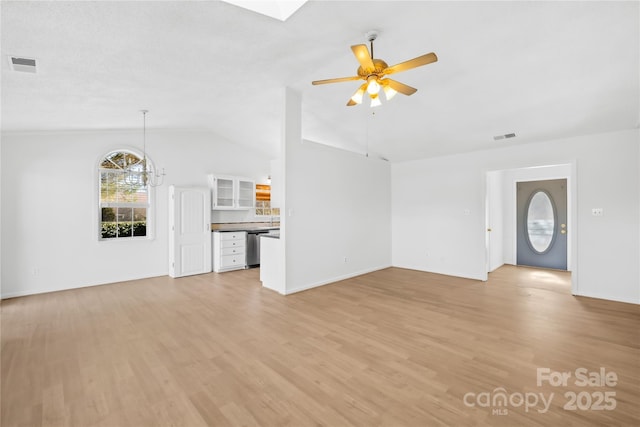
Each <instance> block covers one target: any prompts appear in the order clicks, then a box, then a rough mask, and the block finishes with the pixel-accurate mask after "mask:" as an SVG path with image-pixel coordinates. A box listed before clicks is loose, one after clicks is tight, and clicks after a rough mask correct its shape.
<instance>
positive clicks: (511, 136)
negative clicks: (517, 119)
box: [493, 133, 516, 141]
mask: <svg viewBox="0 0 640 427" xmlns="http://www.w3.org/2000/svg"><path fill="white" fill-rule="evenodd" d="M515 137H516V134H515V133H505V134H504V135H496V136H494V137H493V139H494V140H495V141H500V140H501V139H508V138H515Z"/></svg>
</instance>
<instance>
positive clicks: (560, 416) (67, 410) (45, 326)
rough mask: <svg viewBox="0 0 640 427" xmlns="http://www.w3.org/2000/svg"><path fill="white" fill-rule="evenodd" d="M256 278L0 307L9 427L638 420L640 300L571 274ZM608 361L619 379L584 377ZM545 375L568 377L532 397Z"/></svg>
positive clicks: (76, 293)
mask: <svg viewBox="0 0 640 427" xmlns="http://www.w3.org/2000/svg"><path fill="white" fill-rule="evenodd" d="M258 275H259V270H257V269H252V270H240V271H235V272H231V273H224V274H215V273H211V274H205V275H199V276H193V277H184V278H179V279H171V278H169V277H157V278H151V279H145V280H136V281H131V282H123V283H115V284H112V285H104V286H97V287H92V288H83V289H76V290H70V291H63V292H55V293H51V294H40V295H33V296H28V297H22V298H14V299H9V300H5V301H2V305H1V316H0V320H1V325H0V328H1V332H2V336H1V345H2V354H1V365H0V368H1V371H0V374H1V379H2V384H1V391H2V393H1V397H2V399H1V401H0V405H1V409H2V412H1V414H0V424H1V425H2V426H3V427H5V426H30V427H32V426H82V427H85V426H103V427H113V426H118V427H119V426H135V427H144V426H163V425H184V426H205V425H207V426H239V425H259V426H295V427H300V426H340V427H342V426H367V427H370V426H390V427H391V426H393V427H398V426H425V425H429V426H434V425H435V426H437V425H443V426H449V425H474V426H485V425H490V426H500V425H504V426H513V425H525V426H529V425H530V426H555V425H565V426H571V425H576V426H585V425H587V426H588V425H594V426H595V425H621V426H627V425H639V424H640V306H637V305H633V304H624V303H616V302H611V301H602V300H596V299H590V298H580V297H574V296H571V295H570V274H569V273H566V272H558V271H545V270H536V269H530V268H518V267H513V266H505V267H502V268H500V269H499V270H497V271H496V272H494V273H491V274H490V276H489V280H488V282H484V283H483V282H478V281H473V280H468V279H460V278H454V277H448V276H442V275H437V274H432V273H424V272H418V271H412V270H403V269H398V268H389V269H385V270H381V271H377V272H374V273H369V274H366V275H363V276H359V277H355V278H352V279H349V280H344V281H341V282H338V283H335V284H331V285H327V286H323V287H320V288H316V289H312V290H309V291H305V292H301V293H297V294H294V295H290V296H287V297H283V296H280V295H278V294H277V293H274V292H272V291H269V290H267V289H263V288H262V287H261V286H260V282H259V276H258ZM601 367H602V368H605V369H606V370H607V371H611V372H615V374H616V375H617V378H618V381H617V384H616V385H615V386H593V387H585V386H579V385H576V384H575V380H576V378H575V375H576V374H575V370H576V369H578V368H586V369H587V370H588V371H589V372H598V371H599V370H600V368H601ZM539 368H549V369H550V370H552V371H557V372H570V373H571V375H572V377H571V381H569V382H568V383H567V384H566V385H562V386H553V385H551V384H549V383H548V382H545V383H543V384H541V385H540V386H538V385H537V382H536V381H537V372H538V369H539ZM496 390H497V391H496ZM500 390H504V392H505V393H507V394H508V395H510V396H513V395H515V399H516V403H518V401H517V398H518V396H522V398H524V397H525V396H527V398H529V399H533V398H534V397H535V396H540V395H543V396H544V397H550V396H551V394H552V393H553V398H552V399H551V400H550V401H549V406H548V408H547V409H548V410H545V411H544V412H543V411H542V410H543V409H544V406H543V405H542V403H538V404H537V406H532V407H531V408H527V407H525V405H524V404H521V405H516V404H512V403H508V404H507V405H506V406H505V405H503V406H500V405H498V406H494V405H489V406H486V405H485V406H482V405H481V404H480V403H482V398H486V397H487V396H489V398H491V396H493V395H492V393H498V392H499V391H500ZM601 392H602V393H604V392H614V393H615V404H616V407H615V409H614V410H588V408H587V409H579V408H578V409H576V410H568V409H565V405H566V404H567V401H568V399H567V397H566V396H565V393H576V394H580V393H583V394H584V393H587V394H589V396H586V395H583V396H582V398H583V400H584V399H586V398H587V397H589V399H592V398H593V396H596V395H597V393H601ZM483 393H484V394H483ZM594 393H595V394H594ZM465 396H466V397H465ZM482 396H484V397H482ZM465 399H467V400H465ZM469 399H471V400H469ZM478 399H480V400H478ZM465 402H470V403H472V404H471V405H470V404H466V403H465ZM501 410H505V411H506V412H500V411H501Z"/></svg>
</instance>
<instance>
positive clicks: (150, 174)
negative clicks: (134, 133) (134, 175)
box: [140, 110, 166, 187]
mask: <svg viewBox="0 0 640 427" xmlns="http://www.w3.org/2000/svg"><path fill="white" fill-rule="evenodd" d="M140 112H141V113H142V161H141V162H140V164H141V166H142V172H141V177H142V183H143V184H144V185H145V186H149V187H159V186H161V185H162V183H163V182H164V177H165V175H166V174H165V172H164V168H162V171H161V172H156V171H155V170H154V169H153V168H152V165H151V164H150V162H149V161H148V160H147V113H148V112H149V110H140Z"/></svg>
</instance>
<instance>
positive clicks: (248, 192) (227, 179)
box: [209, 175, 256, 210]
mask: <svg viewBox="0 0 640 427" xmlns="http://www.w3.org/2000/svg"><path fill="white" fill-rule="evenodd" d="M209 186H210V187H211V209H213V210H233V209H245V210H246V209H253V208H254V207H255V200H256V183H255V181H253V180H251V179H249V178H242V177H237V176H229V175H209Z"/></svg>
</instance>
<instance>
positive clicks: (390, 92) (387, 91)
mask: <svg viewBox="0 0 640 427" xmlns="http://www.w3.org/2000/svg"><path fill="white" fill-rule="evenodd" d="M382 89H383V90H384V96H385V97H386V98H387V101H390V100H391V98H393V97H394V96H396V94H397V93H398V91H397V90H395V89H394V88H392V87H391V86H389V85H385V86H383V87H382Z"/></svg>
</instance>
